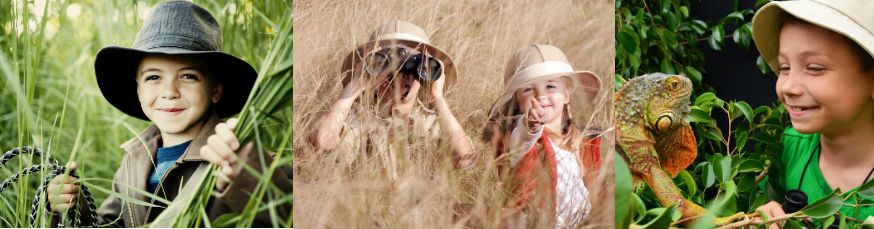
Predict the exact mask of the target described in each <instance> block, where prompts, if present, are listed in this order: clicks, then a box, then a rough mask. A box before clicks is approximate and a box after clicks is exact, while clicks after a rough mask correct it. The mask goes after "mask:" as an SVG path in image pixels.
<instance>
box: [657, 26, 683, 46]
mask: <svg viewBox="0 0 874 229" xmlns="http://www.w3.org/2000/svg"><path fill="white" fill-rule="evenodd" d="M658 31H659V37H660V38H661V39H662V42H663V43H664V44H667V45H668V47H670V48H672V49H676V48H677V46H679V42H677V35H674V32H673V31H671V30H666V29H659V30H658Z"/></svg>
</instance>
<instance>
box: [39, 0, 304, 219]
mask: <svg viewBox="0 0 874 229" xmlns="http://www.w3.org/2000/svg"><path fill="white" fill-rule="evenodd" d="M221 38H222V36H221V29H220V28H219V25H218V23H217V22H216V20H215V18H213V17H212V15H211V14H210V13H209V12H208V11H207V10H205V9H203V8H201V7H200V6H197V5H194V4H192V3H190V2H186V1H168V2H164V3H161V4H158V5H156V6H155V8H154V9H153V10H152V12H151V14H150V16H149V17H148V19H147V20H146V22H145V24H144V25H143V27H142V29H141V30H140V32H139V34H138V35H137V38H136V41H135V42H134V45H133V47H132V48H125V47H116V46H110V47H106V48H103V49H101V50H100V52H99V53H98V54H97V57H96V59H95V64H94V67H95V73H96V77H97V82H98V86H99V87H100V90H101V92H102V93H103V96H104V98H106V100H107V101H108V102H109V103H110V104H112V105H113V106H114V107H116V108H117V109H119V110H120V111H122V112H124V113H125V114H128V115H130V116H133V117H136V118H139V119H143V120H147V121H150V122H152V123H153V125H152V126H151V127H149V128H147V129H146V130H145V131H143V132H142V133H141V134H139V135H138V136H137V137H135V138H133V139H131V140H129V141H128V142H126V143H124V144H123V145H122V146H121V147H122V148H123V149H124V150H125V151H126V154H125V156H124V158H123V159H122V161H121V165H120V166H119V168H118V170H117V172H116V174H115V177H114V179H113V187H112V190H113V191H114V192H118V193H120V194H121V195H126V196H127V197H129V198H132V199H136V200H139V201H143V202H146V203H152V204H155V205H158V206H159V207H149V206H144V205H140V204H136V203H132V202H130V201H124V200H123V199H124V198H119V197H117V196H109V197H108V198H107V199H106V200H105V201H104V202H103V203H102V204H101V206H100V208H99V209H97V212H96V213H97V215H98V216H99V219H98V220H99V221H100V222H99V224H101V225H105V224H110V225H113V226H118V227H139V226H142V225H144V224H147V223H150V222H151V221H152V220H154V219H155V217H156V216H157V215H158V214H160V213H161V212H162V211H163V210H164V208H165V206H161V205H163V204H162V203H160V202H157V201H155V200H153V199H151V198H149V197H147V196H145V195H144V194H142V193H141V192H140V191H134V190H136V189H140V190H144V191H146V192H150V193H152V194H155V195H157V196H159V197H162V198H164V199H167V200H171V201H172V200H173V199H175V198H176V197H177V196H178V195H179V194H180V190H182V191H185V190H191V188H189V187H190V186H191V185H186V184H187V182H188V181H189V180H190V179H192V176H193V174H195V171H196V170H197V169H198V168H199V167H201V166H202V165H204V164H206V163H212V164H215V165H218V166H219V167H220V168H221V175H219V176H220V177H219V179H218V181H217V182H216V187H215V189H216V192H215V193H216V195H215V196H214V197H213V200H211V201H210V203H211V204H210V205H209V208H208V209H207V214H208V216H209V218H210V220H214V219H216V218H217V217H218V216H221V215H223V214H225V213H232V212H242V210H243V208H244V207H245V206H246V203H247V202H248V200H249V194H250V193H252V192H253V188H254V187H255V186H256V184H257V182H258V180H259V179H258V178H256V177H255V176H253V175H252V174H249V173H248V172H245V173H241V172H240V171H241V167H242V164H243V163H246V164H248V165H249V166H251V167H253V168H255V169H256V171H263V169H262V168H261V163H260V162H259V161H260V159H261V158H263V159H264V160H265V161H266V163H267V164H270V163H271V162H272V160H273V159H272V157H271V156H269V155H258V152H259V151H260V150H258V149H256V148H257V147H259V146H256V144H254V142H250V143H244V145H242V146H241V143H240V142H238V141H237V140H236V136H234V134H233V130H234V128H235V126H236V123H237V120H236V119H231V120H229V121H228V122H226V123H220V122H221V118H227V117H230V116H232V115H234V114H237V113H239V112H240V110H241V109H242V106H243V104H244V103H245V101H246V98H247V97H248V94H249V91H250V90H251V89H252V86H253V84H254V81H255V78H256V73H255V70H254V69H253V68H252V67H251V66H250V65H249V64H248V63H246V62H245V61H243V60H240V59H238V58H236V57H234V56H232V55H229V54H226V53H223V52H221V46H222V41H221ZM71 166H72V167H73V169H75V164H72V165H71ZM291 174H292V173H291V168H290V167H288V166H284V167H283V168H281V169H279V170H277V171H276V172H275V173H274V174H272V182H273V184H274V185H276V187H278V188H279V189H280V190H283V191H285V192H287V193H289V195H290V193H291V191H292V185H291V176H292V175H291ZM77 183H78V181H77V179H76V178H74V177H69V176H64V175H61V176H57V177H55V178H54V179H52V182H51V185H50V186H49V188H48V190H49V191H48V196H49V202H50V207H51V209H52V210H53V211H54V212H58V213H60V212H64V211H66V210H68V209H70V208H73V207H77V208H79V209H80V211H81V212H83V214H88V212H87V211H88V209H87V207H85V206H82V205H83V204H77V202H78V201H75V199H76V196H77V194H78V191H79V186H78V184H77ZM274 210H276V211H278V215H284V216H287V215H289V214H290V211H291V206H290V204H283V205H281V206H276V207H274ZM269 217H270V216H269V215H268V213H267V212H266V211H265V212H262V214H259V215H258V216H257V219H256V222H255V224H256V225H265V226H266V225H269V223H270V222H271V220H270V218H269ZM55 218H57V217H55ZM119 219H121V220H119ZM85 223H86V224H90V222H85Z"/></svg>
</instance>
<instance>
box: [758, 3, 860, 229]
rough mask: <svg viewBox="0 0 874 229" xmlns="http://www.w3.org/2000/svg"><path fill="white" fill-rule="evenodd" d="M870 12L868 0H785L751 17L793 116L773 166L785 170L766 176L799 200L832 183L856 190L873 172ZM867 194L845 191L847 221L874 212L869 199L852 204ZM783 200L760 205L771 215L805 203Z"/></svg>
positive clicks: (827, 191)
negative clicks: (779, 162)
mask: <svg viewBox="0 0 874 229" xmlns="http://www.w3.org/2000/svg"><path fill="white" fill-rule="evenodd" d="M871 12H874V2H872V1H869V0H848V1H821V0H817V1H785V2H771V3H768V4H766V5H765V6H763V7H762V8H761V9H759V10H758V12H756V15H755V16H754V17H753V34H752V35H753V40H754V41H755V43H756V47H757V48H758V49H759V52H760V53H761V54H762V58H763V59H764V60H765V61H766V62H767V63H768V66H769V67H770V68H771V70H773V71H774V72H775V73H776V74H777V75H778V79H777V84H776V92H777V96H778V97H779V99H780V101H781V102H782V104H783V106H784V107H785V108H786V111H787V113H789V118H790V120H791V122H792V126H790V127H788V128H786V130H785V131H784V132H783V135H782V141H781V142H782V145H783V152H782V154H781V156H780V158H781V163H782V166H778V167H777V168H783V170H782V171H774V172H772V173H770V174H769V175H768V179H769V182H768V183H770V184H773V185H776V186H782V188H783V189H784V190H795V191H793V192H791V193H795V194H793V196H795V195H796V194H800V193H803V195H805V196H806V197H807V198H806V200H802V201H801V202H803V203H802V204H808V203H813V202H814V201H817V200H819V199H821V198H823V197H825V196H827V195H829V194H830V193H832V190H834V189H836V188H840V189H841V190H842V191H843V193H850V192H853V191H854V190H858V189H857V188H858V187H860V186H861V185H862V184H863V183H865V182H869V181H870V180H871V174H872V173H874V141H871V139H874V58H872V56H874V14H872V13H871ZM763 186H764V185H763ZM787 196H789V195H787ZM872 200H874V199H871V198H867V197H864V196H862V195H855V196H854V197H848V198H846V201H845V203H844V204H843V206H842V207H841V209H840V214H841V216H842V217H843V216H846V217H848V218H854V219H856V220H847V223H849V224H850V225H851V227H852V225H853V224H855V223H856V222H861V221H862V220H865V219H866V218H868V217H869V216H872V215H874V207H872V206H867V205H856V204H857V203H860V202H868V201H872ZM781 203H785V202H784V200H783V199H775V200H772V201H771V202H769V203H767V204H765V205H763V206H761V207H759V208H758V210H760V211H761V212H762V213H763V214H766V215H767V216H768V218H769V219H773V218H775V217H780V216H783V215H785V214H786V213H787V211H789V212H791V211H797V210H798V209H799V208H800V207H802V206H803V205H801V206H796V205H793V204H781ZM839 219H840V217H836V220H835V222H838V221H840V220H839ZM814 221H815V222H816V223H820V222H818V220H814ZM780 224H782V222H778V223H775V224H774V225H773V226H772V227H778V226H779V225H780Z"/></svg>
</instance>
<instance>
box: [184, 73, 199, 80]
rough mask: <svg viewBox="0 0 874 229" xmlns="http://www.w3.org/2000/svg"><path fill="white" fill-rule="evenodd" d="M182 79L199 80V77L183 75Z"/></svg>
mask: <svg viewBox="0 0 874 229" xmlns="http://www.w3.org/2000/svg"><path fill="white" fill-rule="evenodd" d="M182 78H183V79H194V80H196V79H197V76H196V75H193V74H182Z"/></svg>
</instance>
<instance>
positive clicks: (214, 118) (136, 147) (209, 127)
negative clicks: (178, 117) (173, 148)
mask: <svg viewBox="0 0 874 229" xmlns="http://www.w3.org/2000/svg"><path fill="white" fill-rule="evenodd" d="M219 122H221V118H219V117H218V115H216V114H215V113H212V114H211V115H210V117H209V119H208V120H207V121H206V123H205V124H204V125H203V128H202V129H201V130H200V133H198V134H197V136H195V137H194V139H192V140H191V144H190V145H189V146H188V149H187V150H185V153H184V154H182V156H181V157H180V160H181V161H203V160H204V159H203V158H202V157H201V156H200V148H201V147H202V146H204V145H206V139H207V138H209V136H210V135H213V134H214V133H215V126H216V125H218V123H219ZM160 141H161V131H160V130H159V129H158V126H156V125H154V124H152V126H149V128H146V130H144V131H143V132H142V133H140V134H139V135H137V136H136V137H134V138H132V139H130V140H128V141H127V142H125V143H123V144H121V148H122V149H124V151H125V152H128V153H134V152H143V153H146V154H148V155H149V156H150V157H151V158H153V157H154V156H155V152H156V151H157V150H158V146H159V143H160Z"/></svg>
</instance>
